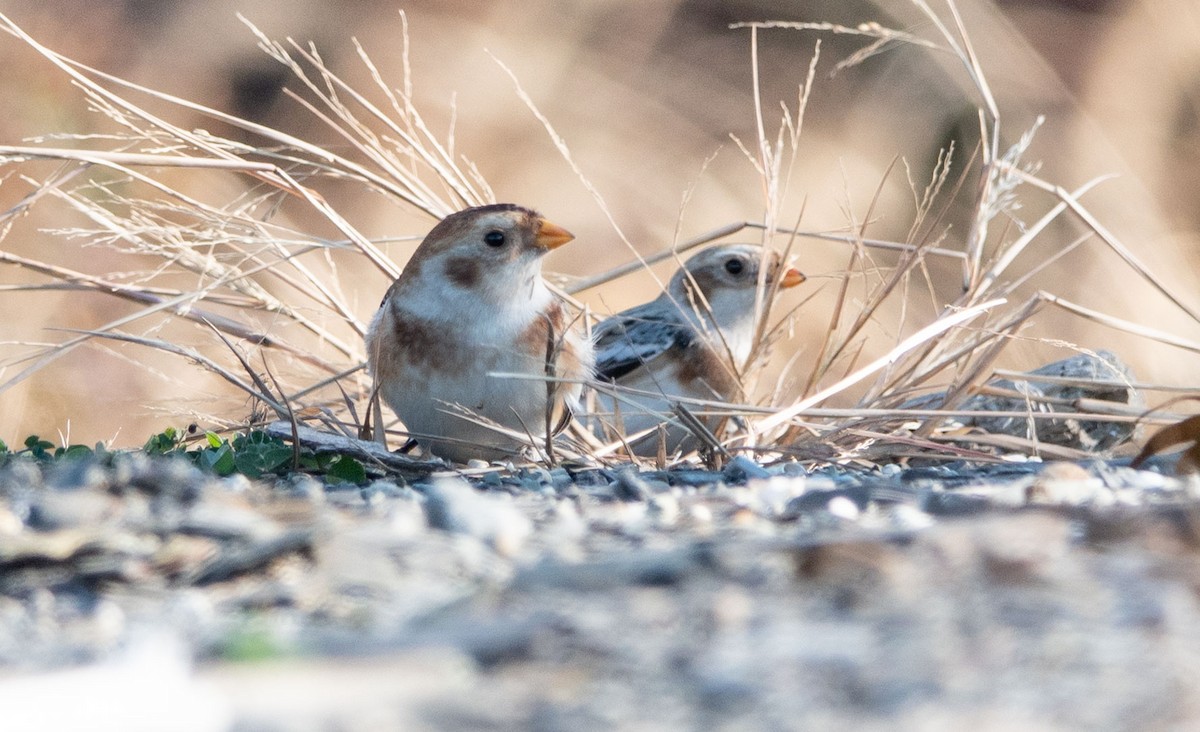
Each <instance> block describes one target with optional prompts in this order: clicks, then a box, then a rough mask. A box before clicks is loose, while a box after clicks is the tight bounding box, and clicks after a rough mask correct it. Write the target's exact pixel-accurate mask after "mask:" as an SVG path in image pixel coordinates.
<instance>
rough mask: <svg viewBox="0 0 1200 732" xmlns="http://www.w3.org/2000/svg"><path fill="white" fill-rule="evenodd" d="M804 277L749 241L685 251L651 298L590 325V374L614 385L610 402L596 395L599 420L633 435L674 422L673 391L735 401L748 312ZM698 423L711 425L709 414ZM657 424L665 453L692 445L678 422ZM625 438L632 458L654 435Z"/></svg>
mask: <svg viewBox="0 0 1200 732" xmlns="http://www.w3.org/2000/svg"><path fill="white" fill-rule="evenodd" d="M764 264H765V265H766V267H765V271H764V268H763V265H764ZM804 279H805V278H804V275H803V274H801V273H800V271H799V270H797V269H795V268H793V267H788V266H785V265H784V263H783V261H782V257H781V256H780V255H779V253H778V252H775V251H770V250H764V249H763V248H762V247H759V246H755V245H753V244H730V245H726V246H719V247H713V248H711V249H706V250H704V251H702V252H700V253H699V254H696V255H695V256H693V257H692V258H691V259H689V260H688V261H687V263H686V264H684V266H683V267H682V268H681V269H680V270H679V271H678V272H676V273H675V275H674V276H673V277H672V278H671V282H670V283H669V284H668V285H667V289H666V291H664V292H663V293H662V294H661V295H659V297H658V298H657V299H656V300H653V301H651V302H648V303H645V304H643V305H638V306H637V307H633V308H630V309H629V310H625V311H623V312H621V313H618V314H617V315H614V316H612V317H610V318H608V319H607V320H605V321H604V322H602V323H601V324H600V325H599V326H597V328H596V329H595V332H594V336H595V343H596V375H597V378H598V379H600V380H602V381H608V382H611V383H612V384H615V385H616V386H617V387H620V388H619V389H618V390H617V394H618V398H617V399H616V400H615V401H616V402H617V404H616V405H614V399H613V398H612V397H610V396H608V395H606V394H604V393H601V392H597V395H596V398H597V405H598V408H599V410H600V412H602V413H603V415H604V416H603V417H602V420H603V421H605V422H608V423H609V424H611V425H613V426H614V427H616V429H617V430H618V431H620V432H621V433H623V434H624V435H626V436H634V435H636V434H637V433H639V432H642V431H644V430H648V429H651V428H654V427H656V426H657V425H660V424H664V422H668V420H672V419H673V418H672V416H671V406H670V403H671V401H673V400H676V399H678V398H679V397H684V398H692V399H706V400H711V401H742V400H743V396H742V394H741V389H742V384H741V379H740V374H741V373H742V369H743V368H744V367H745V365H746V361H747V359H749V357H750V355H751V352H752V351H753V349H754V340H755V337H756V330H757V328H756V318H755V311H756V309H758V310H759V311H760V312H761V309H762V308H763V307H765V305H766V302H765V301H766V299H767V296H768V295H769V294H770V293H771V292H773V288H787V287H794V286H796V285H798V284H800V283H801V282H803V281H804ZM627 390H628V391H627ZM610 391H611V390H610ZM614 407H615V408H614ZM693 411H694V410H693ZM610 415H611V416H610ZM705 421H706V424H707V426H708V427H709V428H710V429H711V428H713V427H715V423H716V420H705ZM665 429H666V435H665V438H666V449H667V451H668V452H674V451H676V450H679V449H692V448H693V447H694V444H693V443H694V441H693V440H691V439H690V438H689V436H690V434H691V433H690V432H689V431H688V430H686V429H685V428H684V427H682V426H681V425H679V424H677V423H674V424H667V425H666V426H665ZM602 435H603V431H602ZM630 444H631V446H632V447H633V449H634V452H636V453H637V454H640V455H653V454H655V453H656V451H657V449H658V444H659V438H658V436H657V433H656V432H651V433H649V434H647V435H646V436H644V437H642V438H638V439H636V440H635V441H634V442H631V443H630Z"/></svg>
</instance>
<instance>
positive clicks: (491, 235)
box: [483, 229, 504, 247]
mask: <svg viewBox="0 0 1200 732" xmlns="http://www.w3.org/2000/svg"><path fill="white" fill-rule="evenodd" d="M483 243H484V244H487V245H488V246H489V247H502V246H504V232H503V231H500V230H499V229H492V230H491V231H489V232H488V233H486V234H484V235H483Z"/></svg>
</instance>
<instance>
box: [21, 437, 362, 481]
mask: <svg viewBox="0 0 1200 732" xmlns="http://www.w3.org/2000/svg"><path fill="white" fill-rule="evenodd" d="M24 445H25V447H24V449H22V450H15V451H14V450H12V449H10V448H9V446H8V445H7V444H6V443H4V442H3V441H0V467H3V466H4V465H7V464H8V463H9V462H11V461H12V460H14V459H18V458H24V459H33V460H37V461H39V462H44V463H51V462H56V461H58V460H64V459H65V460H71V459H79V458H92V457H94V458H98V459H101V460H104V461H108V460H110V459H111V456H112V455H113V453H112V452H111V451H109V450H108V449H107V448H105V447H104V445H103V444H101V443H97V444H96V446H95V447H94V448H92V447H88V446H86V445H69V446H66V447H56V446H55V445H54V443H52V442H49V441H47V440H43V439H42V438H41V437H39V436H37V435H31V436H29V437H28V438H26V439H25V443H24ZM142 452H143V453H145V454H146V455H150V456H155V457H159V456H178V457H181V458H184V459H187V460H189V461H191V463H192V464H193V465H195V466H197V467H198V468H200V469H202V470H205V471H208V472H210V473H213V474H215V475H219V476H221V477H225V476H229V475H233V474H235V473H241V474H242V475H245V476H246V477H247V478H253V479H257V478H261V477H263V476H265V475H271V474H275V475H286V474H288V473H290V472H294V471H302V472H306V473H313V474H316V475H321V476H324V477H325V479H326V480H328V481H329V482H330V483H364V482H366V480H367V471H366V468H365V467H363V464H362V463H361V462H359V461H358V460H356V459H354V458H352V457H350V456H348V455H337V454H329V453H321V454H318V453H315V452H313V451H312V450H309V449H307V448H303V447H302V448H300V449H299V450H295V449H293V448H292V446H291V445H288V444H287V443H285V442H284V441H283V440H281V439H280V438H278V437H273V436H271V435H269V434H267V433H266V432H263V431H262V430H250V431H249V432H246V433H244V434H239V435H236V436H234V437H233V438H232V439H227V438H224V437H222V436H221V435H219V434H217V433H215V432H205V433H204V434H203V435H202V437H201V439H200V440H198V441H196V442H195V444H193V445H189V444H188V441H187V434H186V433H185V432H183V431H180V430H177V429H175V428H174V427H168V428H166V429H164V430H163V431H162V432H159V433H158V434H156V435H152V436H151V437H150V438H149V439H148V440H146V443H145V444H144V445H142Z"/></svg>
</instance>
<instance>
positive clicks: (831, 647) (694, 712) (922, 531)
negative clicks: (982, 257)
mask: <svg viewBox="0 0 1200 732" xmlns="http://www.w3.org/2000/svg"><path fill="white" fill-rule="evenodd" d="M1195 488H1196V487H1195V485H1194V484H1193V483H1192V482H1190V481H1188V480H1180V479H1177V478H1174V477H1165V476H1163V475H1160V474H1158V473H1156V472H1150V471H1134V470H1130V469H1128V468H1122V467H1118V466H1115V465H1114V464H1113V463H1111V462H1110V463H1105V462H1100V461H1097V462H1095V463H1049V464H1042V463H1038V462H1026V463H1016V464H999V465H993V466H978V465H977V466H965V465H945V466H934V467H923V468H909V469H905V470H901V469H897V468H894V467H887V468H884V469H882V470H862V471H853V470H848V469H836V470H833V469H830V470H825V471H821V472H817V473H814V474H808V475H806V474H805V471H804V470H803V469H802V468H801V467H800V466H799V465H797V464H778V465H771V466H766V467H764V466H762V465H759V464H758V463H755V462H753V461H751V460H748V459H746V458H736V459H735V460H734V461H733V462H732V463H731V464H730V465H729V466H728V467H727V468H726V469H725V470H724V471H722V472H708V471H703V470H698V469H697V470H674V471H670V472H661V473H656V472H647V471H642V472H635V471H633V470H632V469H627V470H620V469H595V468H591V469H582V470H567V469H563V468H559V469H556V470H545V469H524V470H522V469H516V470H514V471H507V472H503V473H502V472H492V473H484V474H477V475H474V476H471V477H469V478H464V477H462V476H455V475H434V476H431V477H427V478H420V477H418V478H414V479H412V480H411V481H404V480H397V479H389V480H379V481H376V482H374V483H372V484H370V485H368V486H366V487H338V486H326V485H323V484H322V483H320V482H318V481H316V480H314V479H311V478H308V477H304V476H300V477H297V478H291V479H288V480H284V481H281V482H278V483H274V484H269V483H252V482H250V481H247V480H246V479H244V478H240V477H238V478H231V479H216V478H213V477H211V476H208V475H206V474H203V473H200V472H198V471H197V470H195V469H194V468H192V467H190V466H189V465H186V464H184V463H179V462H172V461H165V460H159V461H153V460H148V459H145V458H144V457H141V456H136V455H130V456H124V457H121V458H119V459H118V460H117V462H116V464H115V465H113V466H112V467H101V466H99V465H96V464H92V463H88V462H85V461H76V462H64V463H62V464H60V465H59V466H57V467H55V468H53V469H47V470H46V471H45V472H44V473H43V470H42V469H41V468H39V467H38V466H36V465H34V464H32V463H27V462H19V461H18V462H15V463H14V464H12V465H10V466H9V467H7V468H6V469H4V470H3V471H2V472H0V710H2V711H0V714H2V715H3V719H4V722H3V725H2V726H3V728H4V729H5V730H8V731H9V732H15V731H17V730H22V731H23V730H55V729H89V730H110V729H111V730H127V731H128V730H204V731H208V730H213V731H216V730H239V731H243V730H245V731H248V730H255V731H258V730H263V731H266V730H271V731H274V730H279V731H281V732H282V731H289V732H290V731H292V730H297V731H299V730H380V729H405V730H422V729H533V730H602V729H603V730H607V729H624V730H628V729H645V730H650V729H654V730H659V729H712V730H740V729H755V730H757V729H780V730H783V729H801V728H804V729H844V728H850V727H853V728H856V729H947V730H950V729H954V730H958V729H963V728H964V727H966V726H967V725H970V726H971V727H972V728H974V729H1018V728H1019V729H1035V730H1040V729H1045V730H1053V729H1148V728H1153V729H1173V728H1174V729H1184V728H1189V729H1190V728H1195V727H1194V726H1195V725H1196V724H1200V606H1198V603H1197V591H1198V589H1200V565H1198V563H1197V550H1198V548H1200V504H1198V503H1197V501H1196V498H1195Z"/></svg>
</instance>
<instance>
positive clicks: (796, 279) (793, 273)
mask: <svg viewBox="0 0 1200 732" xmlns="http://www.w3.org/2000/svg"><path fill="white" fill-rule="evenodd" d="M806 279H808V278H807V277H805V276H804V273H803V272H801V271H800V270H798V269H796V268H795V267H788V268H787V271H786V272H784V273H783V278H782V279H780V280H779V286H780V287H781V288H788V287H795V286H796V285H798V284H800V283H801V282H803V281H805V280H806Z"/></svg>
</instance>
